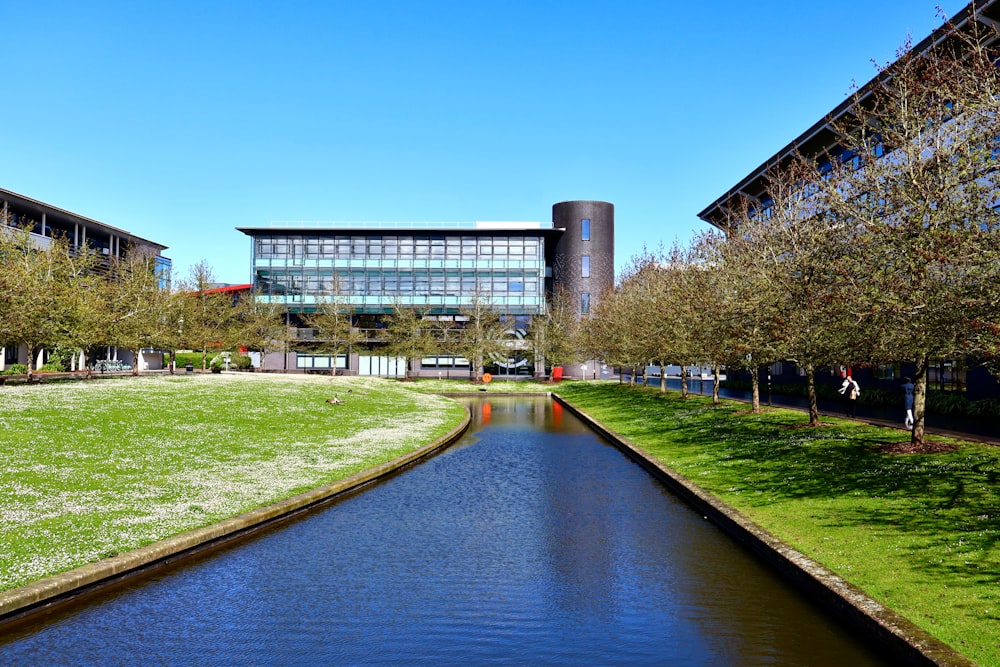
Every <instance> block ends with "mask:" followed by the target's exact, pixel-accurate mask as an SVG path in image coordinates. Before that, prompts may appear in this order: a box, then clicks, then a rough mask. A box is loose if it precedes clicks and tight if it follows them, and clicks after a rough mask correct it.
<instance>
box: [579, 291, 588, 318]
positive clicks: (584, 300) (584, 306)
mask: <svg viewBox="0 0 1000 667" xmlns="http://www.w3.org/2000/svg"><path fill="white" fill-rule="evenodd" d="M580 314H581V315H590V292H584V293H583V294H581V295H580Z"/></svg>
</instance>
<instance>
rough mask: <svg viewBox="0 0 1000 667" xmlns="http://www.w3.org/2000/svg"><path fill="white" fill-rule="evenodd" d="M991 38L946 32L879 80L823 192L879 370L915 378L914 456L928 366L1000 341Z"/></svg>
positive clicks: (996, 96)
mask: <svg viewBox="0 0 1000 667" xmlns="http://www.w3.org/2000/svg"><path fill="white" fill-rule="evenodd" d="M980 30H982V28H981V24H979V22H977V21H969V22H968V26H967V28H965V29H964V31H959V30H958V29H956V28H954V27H950V26H946V32H947V34H948V38H947V39H942V40H939V41H937V42H935V44H934V45H933V46H931V47H929V48H928V49H926V50H924V51H922V52H916V51H914V50H913V49H912V48H911V47H910V45H909V44H907V45H905V46H904V47H903V49H902V50H901V52H900V53H899V54H898V56H899V57H898V58H897V60H896V61H895V62H894V63H893V64H891V65H887V66H883V67H880V68H879V72H878V76H877V77H876V78H875V79H874V80H873V82H872V83H871V84H869V85H868V86H866V87H864V88H862V89H860V90H857V91H856V92H855V93H854V96H853V102H854V104H853V109H854V112H853V114H852V115H851V116H850V117H847V118H842V119H831V121H830V122H831V125H832V126H833V127H834V128H835V129H836V130H837V131H838V132H839V134H840V135H841V136H842V145H841V146H840V147H838V152H837V154H827V155H825V156H822V157H821V159H820V161H819V164H820V167H819V169H821V170H822V171H823V173H821V174H817V179H816V182H817V183H818V184H819V185H820V186H821V187H822V188H823V190H824V192H825V195H826V200H827V201H828V205H829V208H830V210H831V212H832V214H833V215H835V216H836V217H837V218H838V219H839V220H841V221H842V222H843V223H844V224H845V225H849V226H850V227H851V229H852V230H853V239H852V241H853V248H852V252H851V254H850V255H849V256H848V257H846V260H847V262H848V264H847V270H846V271H845V272H844V284H843V288H844V290H849V291H850V293H851V294H852V295H853V298H852V301H853V305H854V307H855V308H856V309H857V312H858V313H859V315H860V317H861V319H862V320H863V322H864V331H865V335H866V336H867V337H868V340H869V346H870V351H871V354H872V356H873V357H874V358H875V359H894V360H898V359H900V358H902V359H908V360H912V361H913V362H915V364H916V375H915V378H914V384H915V392H914V398H915V400H914V418H915V424H914V427H913V434H912V439H911V440H912V444H913V445H914V446H916V447H920V446H922V445H923V444H924V439H925V436H924V412H925V401H926V388H927V369H928V365H929V361H930V360H931V359H933V358H940V357H952V356H964V355H966V354H968V353H969V352H971V351H975V350H977V349H979V350H988V349H989V348H990V346H991V345H995V343H996V341H997V332H1000V326H998V324H1000V322H998V319H1000V311H998V305H1000V299H998V289H1000V287H998V284H1000V280H998V279H1000V222H998V217H997V214H996V211H995V206H996V204H997V187H998V185H1000V184H998V182H997V178H996V172H995V169H996V156H997V154H998V151H1000V143H998V137H1000V102H998V100H1000V73H998V70H997V68H996V66H995V65H994V62H993V54H992V53H991V52H990V51H989V50H987V49H986V48H985V47H984V46H983V43H984V42H985V41H986V40H984V39H983V37H984V35H981V34H979V32H978V31H980ZM810 163H811V164H816V161H810Z"/></svg>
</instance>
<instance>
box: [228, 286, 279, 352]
mask: <svg viewBox="0 0 1000 667" xmlns="http://www.w3.org/2000/svg"><path fill="white" fill-rule="evenodd" d="M236 308H237V314H236V321H237V322H238V324H239V330H240V333H239V340H240V342H241V344H242V345H245V346H246V347H247V349H250V350H256V351H258V352H259V353H260V370H261V371H263V370H265V364H266V361H265V360H266V359H267V355H268V354H269V353H270V352H273V351H275V350H279V349H284V347H285V345H286V343H287V342H288V327H286V326H285V317H284V309H283V308H282V307H281V305H280V304H279V303H277V302H275V301H272V300H270V299H269V298H268V297H267V296H266V295H263V294H261V293H260V292H255V293H251V294H248V295H246V297H245V298H243V299H240V301H239V302H238V303H237V304H236Z"/></svg>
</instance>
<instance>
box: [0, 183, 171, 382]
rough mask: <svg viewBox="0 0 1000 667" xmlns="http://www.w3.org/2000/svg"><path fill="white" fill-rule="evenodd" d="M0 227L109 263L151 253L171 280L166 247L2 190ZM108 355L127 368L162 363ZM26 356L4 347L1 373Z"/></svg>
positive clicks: (156, 358) (20, 347) (0, 352)
mask: <svg viewBox="0 0 1000 667" xmlns="http://www.w3.org/2000/svg"><path fill="white" fill-rule="evenodd" d="M0 224H4V225H7V226H10V227H19V228H23V227H29V228H30V233H31V238H32V239H33V240H34V242H35V243H36V244H37V245H38V247H46V246H47V244H49V243H51V242H52V239H53V238H60V237H61V238H64V239H66V240H67V241H68V242H69V244H70V248H71V250H74V251H75V250H77V249H80V248H84V247H86V248H89V249H90V250H91V251H94V252H97V253H98V254H99V255H101V256H102V257H104V258H106V259H107V260H108V261H110V260H111V259H112V258H121V257H125V256H126V255H127V254H128V253H130V252H142V253H146V254H150V255H152V256H153V257H154V259H155V262H156V270H157V272H158V274H159V275H160V277H161V281H163V283H164V285H166V284H168V282H169V280H170V268H171V262H170V259H168V258H166V257H164V256H163V255H162V254H161V253H162V252H163V251H164V250H166V248H167V246H165V245H162V244H159V243H156V242H155V241H150V240H148V239H144V238H142V237H140V236H136V235H135V234H132V233H130V232H126V231H124V230H121V229H117V228H116V227H112V226H111V225H107V224H104V223H103V222H98V221H97V220H93V219H91V218H87V217H84V216H82V215H79V214H77V213H71V212H69V211H66V210H63V209H61V208H57V207H55V206H52V205H51V204H46V203H44V202H40V201H38V200H36V199H31V198H30V197H25V196H24V195H20V194H17V193H16V192H11V191H10V190H4V189H2V188H0ZM2 343H3V341H0V344H2ZM108 353H109V355H110V356H109V357H108V358H115V359H117V360H119V361H121V362H122V363H123V364H129V365H131V364H134V363H141V364H142V365H143V367H144V368H153V367H155V364H156V363H162V355H148V359H147V360H134V359H132V358H131V356H132V355H131V353H130V352H126V351H121V354H122V355H123V356H121V357H119V356H117V355H118V351H117V350H113V349H112V350H109V351H108ZM41 354H44V351H43V352H42V353H41ZM26 355H27V349H26V348H25V346H23V345H16V344H7V345H4V346H3V347H2V348H0V370H2V369H4V368H5V367H6V366H7V365H9V364H17V363H25V362H26V359H25V357H26ZM39 365H40V364H39Z"/></svg>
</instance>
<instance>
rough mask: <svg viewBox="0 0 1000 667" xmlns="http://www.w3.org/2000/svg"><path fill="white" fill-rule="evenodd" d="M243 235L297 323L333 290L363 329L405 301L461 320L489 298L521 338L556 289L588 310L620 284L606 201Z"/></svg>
mask: <svg viewBox="0 0 1000 667" xmlns="http://www.w3.org/2000/svg"><path fill="white" fill-rule="evenodd" d="M239 230H240V231H241V232H243V233H245V234H247V235H248V236H250V237H251V238H252V240H253V259H252V261H253V287H254V290H255V291H256V293H257V295H258V296H257V298H258V299H264V300H268V301H271V302H274V303H278V304H280V306H281V307H282V309H283V310H284V312H285V313H286V317H287V319H288V322H289V324H290V325H291V326H297V325H299V324H300V323H301V319H300V316H301V315H303V314H307V313H310V312H313V311H315V309H316V307H317V304H318V303H320V302H321V301H322V300H323V299H327V298H330V296H331V295H336V298H337V300H338V302H339V303H342V304H344V305H345V306H347V307H349V308H350V310H351V311H352V313H353V321H354V323H355V325H356V326H357V327H358V328H360V329H363V330H365V329H367V330H377V329H378V328H379V327H381V326H383V317H384V316H386V315H388V314H389V313H391V312H392V311H393V309H394V308H396V307H398V306H405V307H413V308H419V309H421V311H422V312H423V313H425V314H426V315H427V316H430V317H434V318H437V319H455V320H460V319H461V318H462V312H463V309H465V308H467V307H468V306H470V305H471V303H472V300H473V299H474V298H476V297H477V296H478V297H479V298H482V299H484V300H486V301H488V302H489V304H490V305H491V307H493V308H495V309H497V310H498V311H499V312H500V313H501V314H502V315H503V316H505V317H506V318H507V321H509V322H510V325H511V331H512V332H513V335H515V336H516V335H518V334H519V333H523V331H524V330H525V329H527V327H528V323H529V322H530V319H531V317H532V316H535V315H538V314H540V313H542V312H544V309H545V307H546V306H545V304H546V295H547V294H551V293H552V292H553V290H555V289H556V288H558V287H564V288H565V289H566V290H567V291H569V292H570V293H571V294H572V295H573V298H574V300H575V302H576V303H577V304H578V312H579V314H581V315H586V314H588V313H589V312H590V308H591V306H592V305H593V304H594V303H595V302H596V299H598V298H599V297H600V295H601V294H602V293H603V292H604V291H605V290H607V289H610V288H611V287H612V286H613V285H614V206H613V205H612V204H609V203H607V202H597V201H569V202H562V203H559V204H555V205H554V206H553V207H552V222H548V223H543V222H471V223H420V224H417V223H321V224H307V223H272V224H271V225H269V226H266V227H241V228H239ZM398 363H399V362H398V361H397V360H391V359H386V358H385V357H381V356H378V354H377V349H376V350H363V351H361V352H360V353H358V352H356V353H354V354H352V355H349V356H348V355H344V356H343V357H340V358H336V359H332V358H330V357H329V356H327V355H322V354H320V355H317V354H312V353H308V354H307V353H300V352H297V351H295V350H294V349H290V350H288V351H286V352H285V353H283V354H281V355H280V356H279V357H278V358H274V359H270V360H268V361H267V364H266V365H267V366H268V367H270V368H283V369H287V370H311V369H315V368H331V367H334V366H336V367H340V368H344V369H345V370H347V371H348V372H356V373H361V374H377V375H386V374H388V375H396V374H400V373H401V371H400V370H399V368H398ZM510 363H511V364H513V365H520V366H524V361H523V360H520V361H519V360H513V361H511V362H510ZM421 366H422V368H421V371H422V372H423V373H424V374H431V375H437V374H439V373H440V374H448V375H451V374H452V373H455V374H456V375H458V374H461V373H463V372H464V373H468V371H469V362H468V360H466V359H463V358H461V357H458V356H448V355H438V356H436V357H433V358H428V359H424V360H422V364H421Z"/></svg>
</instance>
